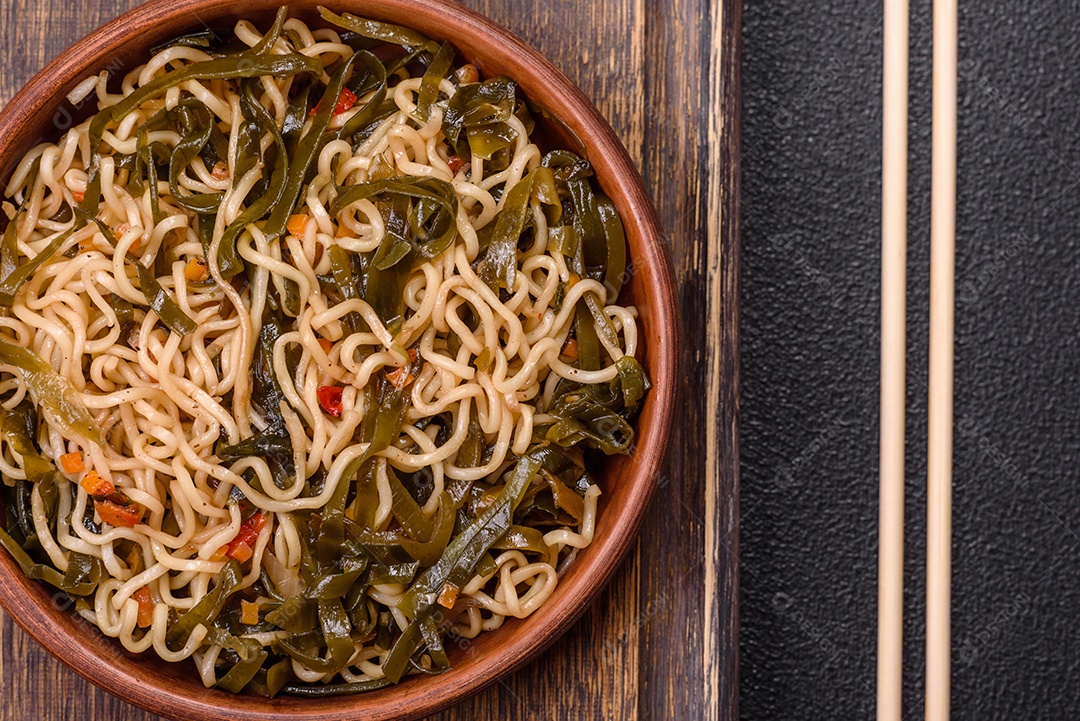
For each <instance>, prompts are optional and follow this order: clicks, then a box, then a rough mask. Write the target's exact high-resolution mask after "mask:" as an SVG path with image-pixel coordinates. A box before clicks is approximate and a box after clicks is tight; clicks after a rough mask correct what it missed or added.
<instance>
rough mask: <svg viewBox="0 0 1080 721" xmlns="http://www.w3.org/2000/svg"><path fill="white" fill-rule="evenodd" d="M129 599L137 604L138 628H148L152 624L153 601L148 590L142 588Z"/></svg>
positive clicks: (144, 587)
mask: <svg viewBox="0 0 1080 721" xmlns="http://www.w3.org/2000/svg"><path fill="white" fill-rule="evenodd" d="M131 597H132V598H134V599H135V600H136V601H138V602H139V621H138V623H139V628H148V627H149V626H150V624H152V623H153V622H154V599H153V598H151V596H150V589H149V588H147V587H146V586H143V587H142V588H140V589H139V590H138V591H136V592H135V593H133V594H131Z"/></svg>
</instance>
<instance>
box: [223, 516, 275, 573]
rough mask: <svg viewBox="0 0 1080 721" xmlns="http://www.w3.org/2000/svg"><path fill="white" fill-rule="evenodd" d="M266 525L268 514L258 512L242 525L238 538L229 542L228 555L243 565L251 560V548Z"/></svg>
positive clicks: (237, 534) (237, 533)
mask: <svg viewBox="0 0 1080 721" xmlns="http://www.w3.org/2000/svg"><path fill="white" fill-rule="evenodd" d="M265 525H266V514H265V513H263V512H261V511H260V512H258V513H255V514H252V516H251V517H250V518H248V519H247V520H246V521H244V522H243V523H242V524H240V530H239V531H237V532H236V538H234V539H233V540H231V541H229V550H228V551H227V552H226V555H227V556H229V557H230V558H235V559H236V560H238V561H240V562H241V563H243V562H244V561H246V560H248V559H249V558H251V548H252V546H254V545H255V541H256V540H257V539H258V538H259V531H261V530H262V529H263V526H265Z"/></svg>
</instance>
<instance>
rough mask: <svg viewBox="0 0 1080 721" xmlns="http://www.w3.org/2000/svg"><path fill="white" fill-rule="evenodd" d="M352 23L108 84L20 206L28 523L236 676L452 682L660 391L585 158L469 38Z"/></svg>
mask: <svg viewBox="0 0 1080 721" xmlns="http://www.w3.org/2000/svg"><path fill="white" fill-rule="evenodd" d="M323 16H324V18H325V19H326V20H327V21H328V22H327V25H326V26H324V27H312V26H309V25H307V24H305V23H304V22H301V21H300V20H298V19H295V18H288V17H287V13H286V12H285V11H284V9H282V11H281V12H279V14H278V17H277V19H276V21H275V23H274V25H273V26H272V27H271V28H270V29H269V31H267V32H265V33H264V32H260V31H259V30H257V29H256V28H255V27H254V26H253V25H252V24H251V23H249V22H247V21H240V22H239V23H237V24H236V26H235V29H234V31H233V34H232V37H228V38H225V37H222V36H221V35H219V34H216V33H210V32H204V33H199V34H196V35H192V36H187V37H185V38H179V39H177V40H175V41H173V42H171V43H169V44H167V45H165V46H162V47H159V48H157V49H155V50H154V52H153V54H152V57H151V58H150V60H149V61H148V62H147V63H146V64H144V65H141V66H139V67H137V68H135V69H134V70H132V71H131V72H130V73H128V74H127V75H126V76H124V77H123V78H122V80H121V82H120V84H119V87H116V86H115V84H110V83H109V82H108V81H109V77H108V75H107V74H106V73H103V74H102V75H101V76H100V77H93V78H89V79H87V81H86V82H84V83H82V84H81V85H79V86H78V87H77V88H76V89H75V91H73V93H72V95H71V96H69V97H70V99H71V100H72V101H73V102H75V103H77V104H78V103H82V102H93V101H96V106H97V112H96V113H95V114H94V115H93V116H92V117H90V118H89V119H87V120H86V121H85V122H83V123H81V124H79V125H77V126H75V127H72V128H71V129H70V130H68V131H67V132H65V133H64V134H63V135H62V136H61V137H60V138H59V140H58V141H56V142H48V143H43V144H41V145H38V146H37V147H35V148H33V149H31V150H30V151H29V152H28V153H27V154H26V156H25V157H24V158H23V160H22V162H21V163H20V164H19V165H18V167H17V169H16V170H15V172H14V174H13V177H12V179H11V182H10V184H9V185H8V189H7V192H8V197H9V198H10V199H11V200H10V202H5V203H4V211H5V212H6V214H7V216H8V218H9V219H10V221H9V223H8V229H7V231H6V233H5V234H4V236H3V240H2V242H0V306H2V307H3V310H2V311H0V406H2V407H0V449H2V453H0V473H2V476H3V480H4V485H3V489H4V492H3V497H4V515H3V528H2V531H0V541H2V543H3V545H4V546H5V547H6V548H7V550H8V552H10V553H11V554H12V555H13V556H14V557H15V558H16V560H17V561H18V562H19V563H20V564H21V565H22V567H23V569H24V571H26V573H27V574H28V575H30V576H32V577H34V578H39V579H42V580H44V581H46V582H48V583H51V584H53V585H54V586H57V587H59V588H60V589H62V590H63V591H65V592H67V594H68V595H69V596H70V597H71V598H72V599H73V601H74V606H75V609H76V610H77V612H78V613H79V614H81V615H82V616H83V617H84V618H85V619H87V620H88V621H90V622H92V623H94V624H96V625H97V626H98V627H99V628H100V629H101V630H102V632H104V633H105V634H106V635H108V636H111V637H115V638H117V639H119V642H120V643H122V644H123V645H124V647H125V648H127V649H129V650H131V651H136V652H141V651H148V650H150V649H153V651H154V652H155V653H157V654H159V655H160V656H161V657H162V658H165V659H167V660H170V661H177V660H181V659H184V658H188V657H190V658H192V659H193V660H194V661H195V663H196V666H197V668H198V671H199V674H200V675H201V677H202V680H203V681H204V683H205V684H206V685H207V686H211V685H217V686H218V687H220V688H224V689H227V690H230V691H234V692H238V691H241V690H244V689H246V690H249V691H252V692H256V693H263V694H268V695H274V694H276V693H279V692H281V691H282V690H283V689H284V690H285V691H286V692H292V693H301V694H324V693H347V692H354V691H361V690H365V689H369V688H376V687H379V686H382V685H385V684H388V683H396V682H397V681H398V680H399V679H400V678H401V677H402V676H403V675H405V674H409V673H416V672H426V673H436V672H439V671H441V670H444V669H446V668H447V667H448V664H449V661H448V658H447V653H448V649H449V647H450V646H451V641H452V640H453V639H454V638H459V637H465V638H472V637H474V636H476V635H477V634H479V633H480V632H481V631H485V630H492V629H496V628H498V627H499V626H500V625H501V624H502V623H503V622H504V620H505V619H506V618H507V617H514V618H525V617H527V616H529V615H530V614H531V613H532V612H534V611H535V610H536V609H537V608H538V607H539V606H540V605H541V604H543V603H544V602H545V600H546V599H548V598H549V597H550V596H551V594H552V592H553V591H554V590H555V588H556V586H557V584H558V582H559V575H560V573H561V572H562V571H563V569H564V568H565V567H566V566H567V565H568V564H569V563H571V562H572V561H573V559H574V556H575V555H576V553H577V552H578V550H579V549H582V548H584V547H586V546H588V545H589V543H590V542H591V541H592V538H593V530H594V527H595V521H596V515H597V499H598V496H599V495H600V490H599V488H598V486H596V485H595V483H594V482H593V480H592V477H591V475H590V472H589V471H588V469H587V467H586V460H587V459H589V458H591V457H593V456H597V455H602V454H605V453H606V454H611V453H628V452H629V451H630V448H631V443H632V438H633V429H632V427H631V426H630V424H629V420H630V419H631V418H632V416H633V414H634V412H635V411H636V410H637V408H638V407H639V405H640V403H641V400H642V397H643V395H644V393H645V392H646V390H647V388H648V381H647V380H646V378H645V375H644V373H643V371H642V369H641V366H640V365H639V364H638V363H637V361H636V360H635V359H634V356H635V353H636V349H637V329H636V311H635V309H634V308H633V307H624V306H620V305H618V304H617V298H618V294H619V289H620V288H621V286H622V283H623V280H624V279H623V276H624V274H625V273H626V267H627V266H626V258H625V243H624V239H623V235H622V226H621V224H620V221H619V218H618V214H617V213H616V212H615V210H614V207H613V205H612V203H611V201H610V200H608V199H607V198H606V197H604V196H603V195H601V194H600V193H599V192H597V191H596V190H595V189H594V188H593V186H592V185H591V184H590V176H591V169H590V167H589V164H588V163H587V162H586V161H585V160H583V159H581V158H579V157H577V156H576V155H574V154H572V153H569V152H566V151H559V150H556V151H552V152H550V153H547V154H546V155H545V154H542V153H541V151H540V150H539V148H538V147H537V145H536V144H535V143H534V142H533V139H532V138H531V135H530V134H531V133H532V130H533V123H532V120H531V118H530V116H529V112H528V110H527V108H526V106H525V104H524V103H523V102H522V100H521V99H520V98H518V97H517V96H516V94H515V90H516V89H515V86H514V84H513V83H512V82H511V81H509V80H507V79H505V78H490V79H487V80H484V81H482V82H481V81H480V79H479V78H478V77H477V73H476V69H475V68H474V67H472V66H471V65H460V64H459V63H457V62H456V61H455V54H454V51H453V49H452V48H451V47H450V46H449V45H440V44H438V43H435V42H432V41H430V40H428V39H426V38H423V37H421V36H419V35H418V34H417V33H415V32H414V31H412V30H408V29H406V28H401V27H396V26H391V25H386V24H382V23H375V22H369V21H363V20H360V19H359V18H355V17H352V16H349V15H345V16H337V15H334V14H333V13H330V12H328V11H323ZM590 463H591V461H590Z"/></svg>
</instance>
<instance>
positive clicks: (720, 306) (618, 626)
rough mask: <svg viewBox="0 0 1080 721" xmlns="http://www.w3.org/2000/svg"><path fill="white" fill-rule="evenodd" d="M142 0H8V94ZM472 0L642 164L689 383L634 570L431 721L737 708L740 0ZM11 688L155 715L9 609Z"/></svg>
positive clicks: (71, 706) (4, 693) (5, 682)
mask: <svg viewBox="0 0 1080 721" xmlns="http://www.w3.org/2000/svg"><path fill="white" fill-rule="evenodd" d="M134 4H136V2H135V0H106V1H105V2H102V3H100V4H95V5H86V6H84V5H62V4H61V3H60V2H59V0H50V1H49V2H45V3H37V4H34V3H29V2H28V1H27V0H0V18H3V21H4V22H5V23H6V25H5V27H7V28H10V29H11V30H10V31H9V37H8V39H9V42H8V44H7V45H5V46H4V47H3V48H2V49H0V58H3V60H4V61H5V67H6V68H7V69H8V71H7V72H6V73H4V74H3V75H2V76H0V99H3V100H4V101H6V100H7V99H9V98H10V97H11V95H12V94H13V93H14V92H15V91H16V90H17V89H18V87H19V86H21V84H22V83H24V82H25V81H26V80H27V79H29V77H30V75H31V74H32V73H33V72H35V71H36V70H37V69H38V68H40V67H41V65H43V64H44V62H46V61H47V60H48V59H50V58H51V57H53V56H54V55H56V54H57V53H58V52H60V51H61V50H62V49H63V48H64V47H66V46H67V45H69V44H70V43H71V42H72V41H74V40H75V39H77V38H78V37H80V36H81V35H83V34H85V33H86V32H87V31H89V30H90V29H92V28H93V27H94V26H96V25H97V24H99V23H100V22H102V21H104V20H106V19H108V18H109V17H111V16H113V15H115V14H117V13H118V12H120V11H122V10H124V9H127V7H130V6H131V5H134ZM466 4H468V5H469V6H471V7H474V8H476V9H478V10H480V11H482V12H484V13H486V14H488V15H489V16H490V17H492V18H493V19H495V20H496V21H498V22H501V23H503V24H504V25H506V26H508V27H510V28H511V29H512V30H514V31H515V32H517V33H518V34H519V35H521V36H522V37H523V38H525V39H526V40H527V41H528V42H530V43H531V44H533V45H535V46H536V47H537V48H539V49H540V50H541V52H543V53H544V54H546V55H547V56H548V57H549V58H550V59H551V60H552V61H553V62H554V63H555V64H556V65H557V66H558V67H560V68H561V69H562V70H563V71H564V72H565V73H566V74H567V75H568V76H569V77H570V78H571V79H572V80H573V81H574V82H575V83H577V84H578V85H579V86H580V87H581V88H582V89H583V90H584V91H585V93H586V94H587V95H588V96H589V97H590V98H592V99H593V100H594V102H596V104H597V105H598V107H599V108H600V110H601V111H602V112H603V113H604V115H605V116H606V117H607V118H608V119H609V120H610V121H611V123H612V125H613V126H614V128H615V130H616V131H617V132H618V134H619V135H620V137H621V138H622V139H623V142H624V144H625V145H626V146H627V149H628V150H629V152H630V155H631V157H632V158H633V159H634V160H635V162H636V163H637V164H638V165H639V167H640V168H641V170H642V173H643V176H644V177H645V180H646V183H647V185H648V186H649V187H650V188H652V189H653V197H654V198H655V199H656V201H657V205H658V211H659V213H660V215H661V219H662V222H663V226H664V228H665V230H666V233H667V237H668V240H669V243H670V252H671V255H672V258H673V260H674V262H675V266H676V273H677V276H678V280H679V283H680V287H681V288H682V298H681V300H682V304H683V311H684V321H683V324H684V325H683V331H684V334H685V335H684V337H685V338H686V339H687V344H686V346H687V349H686V354H685V357H684V360H683V362H684V368H683V370H684V372H683V376H684V378H685V379H686V380H685V385H684V388H683V392H684V396H683V399H682V413H681V416H680V422H679V425H678V427H677V428H676V429H675V433H674V437H673V440H672V451H671V457H670V460H669V462H668V464H667V467H666V469H665V472H664V475H663V477H662V478H661V479H660V485H661V492H660V497H659V498H658V501H657V502H656V503H655V504H654V507H653V509H652V510H651V512H650V515H649V517H648V519H647V520H646V523H645V526H644V527H643V531H642V534H641V537H640V540H639V542H638V544H637V546H636V548H635V550H634V552H633V553H632V554H631V556H630V557H629V558H628V559H627V561H626V563H625V564H624V567H623V569H622V570H621V571H620V573H619V574H617V576H616V578H615V579H614V580H613V581H612V583H611V585H610V586H609V587H608V589H607V590H606V591H605V592H604V593H603V594H602V595H601V597H600V599H599V601H598V602H597V603H596V604H595V606H594V607H593V608H592V609H591V610H590V611H589V612H587V613H586V615H585V616H584V617H583V618H582V620H581V621H580V622H579V623H578V624H577V625H576V626H575V627H574V628H573V629H571V631H570V632H569V633H568V634H567V635H566V637H564V638H563V639H562V640H560V641H559V642H557V643H556V644H555V646H553V647H552V649H551V650H550V651H549V652H548V653H547V654H545V655H544V656H543V657H542V658H541V659H539V660H537V661H536V662H535V663H533V664H530V665H529V666H528V667H527V668H525V669H523V670H522V671H521V672H519V673H517V674H515V675H514V676H512V677H511V678H509V679H507V680H505V681H504V682H502V683H500V684H497V685H496V686H495V687H493V688H492V689H490V690H488V691H487V692H485V693H482V694H480V695H478V696H477V697H475V698H474V699H472V700H470V701H467V702H465V703H463V704H461V705H460V706H458V707H456V708H455V709H451V710H449V711H447V712H444V713H443V714H440V715H438V716H437V717H436V718H438V719H440V721H455V720H456V719H463V720H464V719H470V721H471V719H474V718H499V719H507V720H508V721H510V720H513V719H548V718H559V719H562V718H566V719H615V720H617V721H622V720H624V719H638V718H640V719H653V718H675V719H683V718H687V719H691V718H693V719H697V718H701V719H734V718H737V715H736V703H735V699H736V694H735V688H734V685H733V684H734V679H735V673H736V669H737V662H736V659H737V635H736V632H735V625H734V624H735V622H736V620H737V612H736V608H737V605H736V604H737V597H738V588H737V583H736V580H737V577H736V574H735V568H736V556H735V553H736V552H737V518H738V507H737V495H736V490H737V481H738V479H737V471H738V456H737V443H738V429H737V424H736V422H735V421H736V419H737V393H736V389H737V387H736V386H734V385H733V384H732V383H731V379H732V378H734V377H736V376H737V373H738V365H737V361H738V357H737V348H738V337H737V317H738V246H737V238H738V235H737V233H738V222H737V221H738V215H737V206H736V200H737V197H738V176H737V172H736V170H737V158H738V104H737V100H738V74H737V72H738V42H739V27H740V21H739V9H740V8H739V4H738V3H737V2H735V1H734V0H721V2H717V3H713V4H712V5H711V6H710V5H707V4H706V3H705V2H704V0H663V1H662V2H650V3H645V2H644V0H613V1H611V2H604V3H601V2H594V3H576V2H574V1H573V0H509V1H507V0H468V1H467V3H466ZM710 12H711V15H709V13H710ZM714 29H716V30H715V32H714ZM697 339H700V340H697ZM703 391H704V392H703ZM0 698H3V699H5V702H4V704H2V705H0V721H16V720H17V721H23V720H24V719H29V718H35V719H42V721H52V720H53V719H57V720H59V719H68V718H73V717H76V716H78V717H82V718H91V719H95V718H109V719H119V720H120V721H149V720H150V719H154V718H157V717H155V716H153V715H151V714H146V713H144V712H142V711H139V710H138V709H135V708H133V707H130V706H127V705H125V704H123V703H121V702H119V701H116V700H114V699H113V698H112V697H111V696H109V695H108V694H106V693H104V692H102V691H99V690H97V689H95V688H93V687H92V686H90V685H89V684H87V683H85V682H83V681H82V680H81V679H79V678H78V677H77V676H75V675H74V674H72V673H71V672H69V671H67V670H66V669H65V668H63V666H61V665H60V664H59V663H58V662H57V661H55V660H54V659H52V658H51V657H49V656H48V655H47V654H46V653H45V652H44V651H43V650H42V649H40V648H39V647H38V646H37V645H36V644H35V643H34V642H33V641H31V640H29V639H28V638H27V637H26V636H25V635H24V634H22V632H21V631H19V630H18V629H17V628H16V627H15V626H14V625H13V624H12V622H11V620H10V619H7V618H2V619H0Z"/></svg>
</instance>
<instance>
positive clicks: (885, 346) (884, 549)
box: [877, 0, 909, 721]
mask: <svg viewBox="0 0 1080 721" xmlns="http://www.w3.org/2000/svg"><path fill="white" fill-rule="evenodd" d="M908 17H909V9H908V0H885V26H884V52H883V72H882V85H883V88H882V133H881V135H882V153H881V438H880V456H879V464H880V484H881V491H880V500H879V503H880V509H879V529H878V650H877V654H878V655H877V718H878V721H900V720H901V718H902V713H901V709H902V691H903V675H902V671H903V664H902V661H903V642H904V403H905V390H906V377H907V373H906V363H905V360H906V346H907V331H906V322H907V153H908V137H907V133H908V127H907V126H908Z"/></svg>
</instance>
